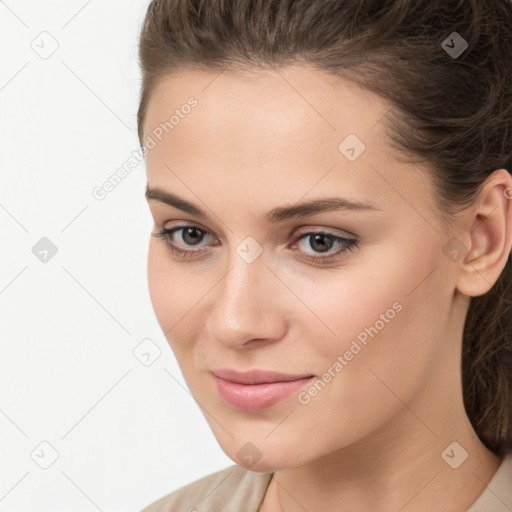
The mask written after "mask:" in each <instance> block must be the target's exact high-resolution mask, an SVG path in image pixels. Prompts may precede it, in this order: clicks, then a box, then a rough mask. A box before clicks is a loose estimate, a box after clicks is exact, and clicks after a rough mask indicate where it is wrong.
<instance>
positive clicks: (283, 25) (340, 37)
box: [137, 0, 512, 456]
mask: <svg viewBox="0 0 512 512" xmlns="http://www.w3.org/2000/svg"><path fill="white" fill-rule="evenodd" d="M454 32H457V33H458V34H459V35H460V36H461V37H462V38H463V40H465V41H466V42H467V44H468V47H467V49H466V50H465V51H463V52H462V54H460V55H456V54H453V53H450V48H455V49H456V48H459V47H460V45H459V42H461V41H462V39H457V37H458V36H453V33H454ZM454 37H455V39H454ZM443 41H446V42H445V43H443ZM139 59H140V65H141V69H142V88H141V95H140V105H139V111H138V116H137V121H138V130H139V140H140V143H141V145H142V144H143V136H144V133H143V124H144V118H145V113H146V109H147V104H148V99H149V98H150V96H151V93H152V91H153V89H154V87H155V86H156V85H157V84H158V82H159V81H160V80H161V79H162V78H164V77H165V76H166V75H168V74H171V73H173V72H175V71H177V70H180V69H184V68H190V67H199V68H204V69H208V70H211V71H221V70H223V69H230V70H238V71H243V70H251V69H257V68H272V67H278V66H284V65H287V64H294V63H298V64H308V65H311V66H313V67H315V68H317V69H320V70H324V71H328V72H330V73H332V74H333V75H338V76H341V77H344V78H348V79H349V80H352V81H353V82H355V83H356V84H359V85H360V86H361V87H363V88H366V89H368V90H370V91H372V92H375V93H377V94H379V95H380V96H382V97H384V98H385V99H387V100H389V101H390V103H391V105H393V107H394V108H393V109H392V110H390V112H389V113H388V115H387V116H386V118H387V124H386V127H387V128H388V132H389V137H390V140H391V143H392V144H393V146H394V147H396V149H397V150H398V151H399V154H401V155H403V157H404V158H408V159H414V160H415V161H420V162H422V163H424V164H425V165H426V166H427V167H428V168H429V169H430V170H431V176H432V180H433V183H434V184H435V187H436V190H437V193H436V199H437V201H438V205H439V211H440V212H441V214H442V217H443V218H444V219H449V218H450V215H452V214H453V213H455V212H457V211H461V210H462V209H464V208H465V207H467V206H469V205H470V204H472V202H473V201H474V200H475V199H476V197H477V196H478V193H479V192H480V189H481V184H482V182H483V181H484V180H485V179H486V177H487V176H489V174H491V173H492V172H493V171H494V170H497V169H500V168H504V169H506V170H507V171H508V172H509V173H510V172H512V169H511V167H512V4H511V3H510V0H486V1H485V2H482V1H481V0H365V1H361V0H336V1H332V0H153V1H152V2H151V3H150V4H149V7H148V10H147V14H146V17H145V20H144V23H143V25H142V29H141V34H140V46H139ZM462 382H463V391H464V405H465V407H466V411H467V414H468V417H469V419H470V421H471V423H472V425H473V427H474V428H475V430H476V432H477V434H478V436H479V437H480V439H481V440H482V442H483V443H484V444H485V445H486V446H487V447H488V448H489V449H490V450H492V451H493V452H494V453H496V454H498V455H500V456H503V455H505V454H507V453H508V452H510V451H511V450H512V421H511V419H512V261H511V256H510V255H509V258H508V260H507V263H506V267H505V269H504V270H503V272H502V273H501V275H500V277H499V279H498V280H497V282H496V283H495V284H494V286H493V287H492V288H491V290H490V291H489V292H487V293H486V294H485V295H482V296H479V297H472V298H471V300H470V306H469V310H468V313H467V317H466V323H465V326H464V335H463V354H462Z"/></svg>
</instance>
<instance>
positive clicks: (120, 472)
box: [0, 0, 233, 512]
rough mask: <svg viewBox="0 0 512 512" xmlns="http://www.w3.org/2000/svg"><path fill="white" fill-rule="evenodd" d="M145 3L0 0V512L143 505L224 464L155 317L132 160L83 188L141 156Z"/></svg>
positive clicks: (140, 187) (145, 213) (146, 220)
mask: <svg viewBox="0 0 512 512" xmlns="http://www.w3.org/2000/svg"><path fill="white" fill-rule="evenodd" d="M147 4H148V0H135V1H134V0H130V1H126V0H101V1H100V0H65V1H64V0H60V1H57V0H53V1H50V0H47V1H44V2H41V1H35V0H5V1H1V0H0V45H1V53H0V56H1V67H0V137H1V148H0V149H1V150H0V234H1V242H0V244H1V251H0V332H1V357H0V511H1V512H7V511H9V512H17V511H38V512H43V511H52V512H60V511H63V512H64V511H65V512H69V511H73V512H82V511H83V512H89V511H91V512H93V511H98V510H99V511H103V512H110V511H112V512H113V511H123V512H130V511H139V510H140V509H141V508H143V507H145V506H147V505H148V504H149V503H151V502H152V501H155V500H156V499H158V498H160V497H161V496H163V495H164V494H167V493H169V492H171V491H172V490H174V489H176V488H178V487H181V486H182V485H184V484H186V483H189V482H191V481H193V480H195V479H197V478H199V477H201V476H203V475H206V474H208V473H211V472H213V471H217V470H219V469H222V468H224V467H227V466H228V465H231V464H233V461H231V459H229V458H228V457H227V456H226V455H225V454H224V453H223V452H222V450H221V449H220V447H219V446H218V444H217V442H216V440H215V438H214V437H213V434H212V433H211V431H210V428H209V427H208V425H207V423H206V420H205V419H204V417H203V415H202V413H201V411H200V409H199V407H198V406H197V404H196V403H195V402H194V400H193V399H192V398H191V396H190V395H189V394H188V391H187V390H186V389H185V388H184V387H182V385H183V377H182V375H181V372H180V371H179V368H178V366H177V364H176V361H175V359H174V356H173V354H172V352H171V349H170V348H169V346H168V344H167V341H166V340H165V338H164V336H163V333H162V331H161V329H160V326H159V325H158V322H157V320H156V317H155V315H154V313H153V309H152V306H151V301H150V297H149V292H148V288H147V274H146V258H147V249H148V242H149V236H150V231H151V229H152V226H153V223H152V219H151V215H150V212H149V208H148V206H147V203H146V201H145V199H144V190H145V184H146V174H145V168H144V163H141V164H139V165H137V166H136V167H135V168H134V169H133V170H132V171H131V172H130V173H129V174H128V175H127V176H126V178H125V179H124V180H123V181H122V182H121V183H119V184H118V185H117V186H116V187H115V189H114V190H112V191H111V192H110V193H108V194H107V195H106V197H105V198H104V199H103V200H98V199H96V198H95V197H94V196H93V194H92V191H93V189H94V188H95V187H98V186H101V185H102V184H103V183H104V182H105V181H107V180H108V179H109V178H110V177H111V176H112V174H114V173H115V172H116V170H117V169H119V167H121V166H122V165H123V164H125V163H126V161H127V160H128V159H129V158H130V156H132V154H133V153H134V152H135V151H137V150H138V149H139V145H138V140H137V135H136V112H137V106H138V95H139V84H140V72H139V68H138V62H137V44H138V41H137V37H138V34H139V30H140V25H141V23H142V20H143V17H144V13H145V9H146V7H147ZM42 33H43V34H42ZM57 44H58V48H57V49H56V50H55V51H54V53H52V54H51V55H49V56H48V55H47V53H48V52H50V51H51V50H52V49H54V47H55V46H56V45H57ZM45 52H47V53H45ZM43 237H47V238H48V239H49V240H51V242H52V243H53V244H54V245H55V246H56V247H57V253H56V254H55V255H54V256H53V257H49V256H46V257H48V260H47V261H46V262H43V261H41V260H40V259H39V258H38V257H36V255H34V254H33V252H32V248H33V247H34V246H35V245H36V244H37V243H38V242H39V241H40V240H41V238H43ZM41 257H43V258H44V257H45V256H44V254H43V255H42V256H41ZM147 338H149V339H150V340H151V342H152V343H153V344H154V345H152V344H151V342H149V343H150V344H149V345H146V347H153V348H152V349H151V350H152V351H153V355H152V356H151V357H155V354H157V353H158V352H157V351H158V349H159V350H160V351H161V354H160V356H159V357H157V359H156V360H155V361H154V362H153V363H152V364H151V365H150V366H145V365H144V364H142V363H141V362H140V361H139V359H137V358H136V357H135V355H134V352H133V351H134V349H135V347H137V345H138V344H139V343H141V341H142V340H144V339H147ZM145 343H148V342H147V341H146V342H145ZM43 442H45V444H42V445H41V443H43ZM47 443H49V445H51V447H53V448H50V446H49V445H48V444H47ZM52 450H55V451H56V452H57V453H58V457H57V459H56V460H55V461H54V462H53V463H52V464H51V465H50V466H49V467H48V468H47V469H43V468H42V467H41V465H45V464H49V463H50V462H51V461H52ZM53 457H55V454H53Z"/></svg>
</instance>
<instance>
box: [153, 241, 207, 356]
mask: <svg viewBox="0 0 512 512" xmlns="http://www.w3.org/2000/svg"><path fill="white" fill-rule="evenodd" d="M161 244H165V241H162V240H156V241H155V240H151V242H150V245H149V251H148V260H147V271H148V289H149V295H150V297H151V303H152V305H153V309H154V311H155V315H156V318H157V320H158V323H159V324H160V327H161V329H162V331H163V333H164V334H165V336H166V338H167V340H168V341H169V343H170V344H171V346H172V348H173V350H174V345H175V342H174V340H181V339H182V336H183V335H184V333H187V334H186V336H188V337H191V336H193V334H194V333H193V332H192V330H191V327H192V326H191V322H190V320H189V319H190V318H191V316H192V315H191V313H193V307H194V305H195V304H196V303H197V302H198V300H200V298H201V297H202V296H203V295H204V293H205V292H206V290H202V289H201V288H198V287H200V286H201V283H200V282H199V281H198V280H197V279H194V278H193V276H187V273H186V272H184V271H183V265H182V264H180V263H179V262H176V261H174V260H173V259H171V258H170V256H169V254H168V253H167V252H166V249H165V247H162V246H161Z"/></svg>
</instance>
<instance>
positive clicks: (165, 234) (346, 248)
mask: <svg viewBox="0 0 512 512" xmlns="http://www.w3.org/2000/svg"><path fill="white" fill-rule="evenodd" d="M186 228H195V229H196V230H198V231H200V232H202V233H206V234H209V235H210V236H213V235H212V233H211V232H210V231H208V230H206V229H202V228H199V227H197V226H193V225H191V226H177V227H175V228H172V229H163V228H161V229H159V230H158V231H157V232H156V233H153V236H155V237H157V238H162V239H164V240H165V242H166V243H167V246H168V247H169V249H170V250H171V252H173V253H174V254H176V255H177V256H180V257H182V258H190V257H194V256H199V255H201V254H203V253H205V252H207V249H192V250H191V249H182V248H180V247H178V246H176V245H174V244H173V243H172V242H170V241H169V239H170V237H171V236H172V235H173V234H174V233H175V232H176V231H181V230H182V229H186ZM314 235H323V236H325V237H327V238H331V239H332V240H333V241H334V242H335V243H336V242H338V243H341V244H342V245H343V247H342V248H341V249H340V250H338V251H337V252H334V253H331V254H328V255H327V256H311V255H309V256H305V257H304V258H305V259H307V260H309V261H312V262H315V263H326V262H329V261H331V260H333V259H335V258H336V257H338V256H341V255H342V254H344V253H346V252H350V251H353V250H354V249H355V248H356V247H357V246H358V240H356V239H352V238H345V237H342V236H337V235H333V234H331V233H326V232H324V231H308V232H306V233H302V234H301V235H300V236H299V237H298V238H297V239H296V240H295V242H293V244H292V245H295V244H296V243H297V242H298V241H299V240H302V239H303V238H307V237H310V236H314Z"/></svg>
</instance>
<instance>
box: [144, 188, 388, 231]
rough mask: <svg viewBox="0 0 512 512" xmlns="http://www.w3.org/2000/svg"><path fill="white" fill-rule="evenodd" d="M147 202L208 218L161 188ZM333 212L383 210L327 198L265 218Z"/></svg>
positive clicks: (149, 194) (284, 208)
mask: <svg viewBox="0 0 512 512" xmlns="http://www.w3.org/2000/svg"><path fill="white" fill-rule="evenodd" d="M146 200H148V201H149V200H155V201H160V202H161V203H165V204H168V205H170V206H174V207H175V208H178V209H179V210H182V211H184V212H187V213H190V214H191V215H196V216H198V217H201V218H203V219H207V218H208V215H207V214H206V213H205V212H204V211H203V210H201V208H199V206H197V205H195V204H193V203H191V202H189V201H186V200H185V199H182V198H180V197H178V196H176V195H175V194H171V193H170V192H166V191H164V190H162V189H160V188H150V187H149V186H147V187H146ZM333 210H381V208H378V207H377V206H376V205H374V204H372V203H365V202H361V201H353V200H349V199H345V198H342V197H326V198H322V199H313V200H311V201H306V202H303V203H299V204H295V205H292V206H278V207H276V208H274V209H272V210H270V211H269V212H267V213H266V214H265V215H264V217H265V219H266V220H267V221H268V222H269V223H271V224H275V223H277V222H282V221H284V220H287V219H292V218H298V217H307V216H309V215H314V214H315V213H320V212H325V211H333Z"/></svg>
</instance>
